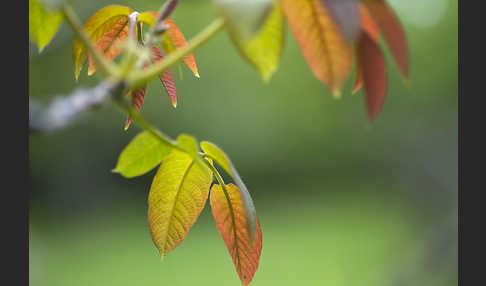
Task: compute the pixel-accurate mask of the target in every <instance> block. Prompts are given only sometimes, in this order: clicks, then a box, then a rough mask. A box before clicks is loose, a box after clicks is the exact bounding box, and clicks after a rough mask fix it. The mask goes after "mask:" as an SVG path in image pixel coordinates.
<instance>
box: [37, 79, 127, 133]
mask: <svg viewBox="0 0 486 286" xmlns="http://www.w3.org/2000/svg"><path fill="white" fill-rule="evenodd" d="M123 88H124V84H123V82H107V81H104V82H101V83H99V84H98V85H97V86H95V87H92V88H78V89H76V90H75V91H74V92H73V93H72V94H70V95H68V96H57V97H55V98H54V99H53V100H52V102H51V103H50V104H49V105H48V106H45V107H44V106H42V104H40V103H39V102H38V101H36V100H34V99H31V98H29V132H41V133H50V132H54V131H57V130H59V129H62V128H64V127H67V126H68V125H70V124H72V123H74V122H75V121H76V120H77V119H78V118H79V117H80V116H81V115H82V113H83V112H84V111H87V110H91V109H95V108H98V107H100V106H101V105H102V104H103V103H104V102H105V101H106V100H107V99H109V98H111V97H115V96H118V95H120V94H121V92H122V91H123Z"/></svg>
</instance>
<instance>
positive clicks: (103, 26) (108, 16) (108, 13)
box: [73, 5, 133, 80]
mask: <svg viewBox="0 0 486 286" xmlns="http://www.w3.org/2000/svg"><path fill="white" fill-rule="evenodd" d="M132 12H133V10H132V9H131V8H129V7H125V6H120V5H109V6H106V7H104V8H102V9H100V10H98V11H97V12H96V13H94V14H93V15H92V16H91V17H90V18H89V19H88V21H86V23H85V24H84V26H83V28H84V31H85V32H86V33H87V34H88V36H89V38H90V39H91V41H92V42H93V44H94V43H96V42H97V41H98V40H99V38H100V37H101V36H103V35H104V34H105V33H106V32H108V31H109V30H110V29H111V28H112V27H113V26H114V25H116V24H117V23H118V22H119V21H120V19H122V18H124V17H125V18H126V17H128V15H130V13H132ZM87 56H88V55H87V50H86V47H85V46H84V45H83V43H82V42H81V40H80V39H79V38H76V39H74V43H73V61H74V76H75V78H76V80H77V79H78V77H79V73H80V72H81V70H82V69H83V66H84V64H85V63H86V60H87Z"/></svg>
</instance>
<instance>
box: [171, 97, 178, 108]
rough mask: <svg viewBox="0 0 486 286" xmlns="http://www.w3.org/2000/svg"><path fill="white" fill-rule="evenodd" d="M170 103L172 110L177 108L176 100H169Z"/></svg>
mask: <svg viewBox="0 0 486 286" xmlns="http://www.w3.org/2000/svg"><path fill="white" fill-rule="evenodd" d="M171 103H172V106H173V107H174V108H177V99H173V100H171Z"/></svg>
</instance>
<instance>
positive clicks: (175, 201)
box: [164, 159, 195, 255]
mask: <svg viewBox="0 0 486 286" xmlns="http://www.w3.org/2000/svg"><path fill="white" fill-rule="evenodd" d="M194 162H195V160H194V159H192V161H191V163H190V164H189V166H188V167H187V170H185V171H184V175H182V180H181V182H180V183H179V186H178V187H177V193H176V196H175V198H174V204H173V205H172V209H171V210H170V216H169V223H168V225H167V233H166V235H165V239H164V240H165V243H164V255H165V251H166V250H167V236H168V235H169V231H170V226H171V225H172V218H173V216H174V210H175V205H176V203H177V200H178V199H179V194H180V193H181V189H182V185H184V181H185V179H186V177H187V175H188V174H189V171H190V170H191V168H192V167H193V166H194Z"/></svg>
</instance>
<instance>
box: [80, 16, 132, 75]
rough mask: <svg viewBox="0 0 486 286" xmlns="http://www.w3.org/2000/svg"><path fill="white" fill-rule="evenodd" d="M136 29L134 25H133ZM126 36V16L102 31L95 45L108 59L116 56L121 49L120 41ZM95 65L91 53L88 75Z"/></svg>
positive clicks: (91, 72) (94, 69) (94, 68)
mask: <svg viewBox="0 0 486 286" xmlns="http://www.w3.org/2000/svg"><path fill="white" fill-rule="evenodd" d="M135 29H136V27H135ZM127 38H128V17H122V18H120V19H119V20H118V21H117V22H116V23H115V24H114V25H113V26H111V28H110V29H109V30H108V31H107V32H106V33H104V34H103V35H102V36H101V37H100V38H99V39H98V41H96V44H95V47H96V48H98V49H99V50H100V52H101V53H103V54H104V55H105V57H107V58H108V59H109V60H113V59H114V58H116V57H117V56H118V55H119V54H120V53H121V52H122V51H123V49H122V47H121V43H122V42H123V41H125V40H126V39H127ZM97 68H98V67H97V65H96V63H95V61H94V60H93V58H92V57H91V55H90V56H89V67H88V75H92V74H93V73H94V72H95V71H96V70H97Z"/></svg>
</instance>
